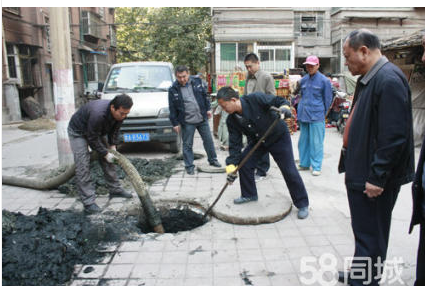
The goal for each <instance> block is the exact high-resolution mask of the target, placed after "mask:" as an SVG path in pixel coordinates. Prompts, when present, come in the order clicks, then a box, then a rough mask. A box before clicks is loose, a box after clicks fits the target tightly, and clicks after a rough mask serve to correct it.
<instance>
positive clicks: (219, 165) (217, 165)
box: [210, 160, 221, 168]
mask: <svg viewBox="0 0 425 286" xmlns="http://www.w3.org/2000/svg"><path fill="white" fill-rule="evenodd" d="M210 166H214V167H217V168H220V167H221V164H220V163H219V162H218V161H217V160H215V161H214V162H212V163H210Z"/></svg>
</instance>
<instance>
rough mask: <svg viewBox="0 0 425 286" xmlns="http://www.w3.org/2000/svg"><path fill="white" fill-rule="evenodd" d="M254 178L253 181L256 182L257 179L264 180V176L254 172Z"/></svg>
mask: <svg viewBox="0 0 425 286" xmlns="http://www.w3.org/2000/svg"><path fill="white" fill-rule="evenodd" d="M254 178H255V182H256V183H258V182H259V181H262V180H264V179H265V178H266V176H260V175H257V174H255V176H254Z"/></svg>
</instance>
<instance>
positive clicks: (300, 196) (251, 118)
mask: <svg viewBox="0 0 425 286" xmlns="http://www.w3.org/2000/svg"><path fill="white" fill-rule="evenodd" d="M217 101H218V104H220V106H221V107H222V108H223V109H224V110H225V111H226V112H227V113H229V116H228V117H227V121H226V123H227V128H228V129H229V157H227V159H226V165H227V167H226V172H227V173H228V174H229V175H228V181H229V182H230V183H232V182H233V181H234V179H235V177H234V176H233V172H234V171H235V170H236V168H237V167H236V166H237V165H238V164H239V163H240V162H241V160H242V159H243V158H244V157H245V156H246V155H247V154H248V152H249V151H250V150H251V149H252V148H253V147H254V145H255V144H256V143H257V142H258V140H259V139H260V138H261V137H262V136H263V135H264V134H265V133H266V130H267V129H268V128H269V126H271V125H272V123H273V121H275V119H276V116H280V115H276V112H275V111H273V110H270V109H271V108H272V109H274V108H280V110H281V112H282V114H284V115H285V116H286V117H290V116H291V111H290V109H289V103H288V101H287V100H286V99H284V98H282V97H279V96H274V95H271V94H264V93H260V92H256V93H251V94H248V95H245V96H243V97H242V98H239V95H238V93H237V92H236V91H234V90H233V89H232V88H231V87H223V88H221V89H220V90H219V91H218V93H217ZM243 134H244V135H246V136H247V138H248V146H247V147H246V148H245V149H244V150H243V151H242V135H243ZM267 152H270V154H271V155H272V156H273V159H274V160H275V161H276V163H277V165H278V166H279V169H280V171H281V172H282V174H283V177H284V179H285V182H286V185H287V187H288V189H289V193H290V194H291V198H292V201H293V202H294V205H295V206H296V207H297V208H298V218H300V219H304V218H306V217H307V216H308V195H307V191H306V189H305V186H304V183H303V181H302V179H301V176H300V174H299V173H298V170H297V168H296V166H295V161H294V156H293V153H292V143H291V137H290V135H289V130H288V127H287V126H286V123H285V122H284V121H283V120H279V122H278V124H277V125H276V126H275V127H274V128H273V130H272V131H271V133H270V134H269V135H268V136H267V137H266V138H265V139H264V141H263V142H262V144H261V145H260V146H259V147H258V149H257V150H256V151H255V152H254V153H253V154H252V156H251V157H250V158H249V159H248V160H247V161H246V163H245V165H243V166H242V168H240V169H239V175H240V186H241V192H242V196H241V197H239V198H237V199H235V200H234V203H235V204H242V203H247V202H250V201H257V200H258V195H257V187H256V185H255V179H254V170H255V167H256V164H257V162H258V160H259V159H260V158H261V157H262V156H263V155H264V154H265V153H267Z"/></svg>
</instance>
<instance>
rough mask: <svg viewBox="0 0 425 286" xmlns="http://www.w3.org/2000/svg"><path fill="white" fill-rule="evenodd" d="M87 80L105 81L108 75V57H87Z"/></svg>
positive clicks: (95, 55)
mask: <svg viewBox="0 0 425 286" xmlns="http://www.w3.org/2000/svg"><path fill="white" fill-rule="evenodd" d="M85 65H86V68H87V80H88V81H104V80H105V79H106V75H107V73H108V63H107V59H106V55H98V54H88V55H87V56H86V63H85Z"/></svg>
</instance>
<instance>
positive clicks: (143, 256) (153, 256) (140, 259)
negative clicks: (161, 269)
mask: <svg viewBox="0 0 425 286" xmlns="http://www.w3.org/2000/svg"><path fill="white" fill-rule="evenodd" d="M162 256H163V252H159V251H157V252H139V255H138V256H137V259H136V261H135V263H136V264H152V263H160V262H161V260H162Z"/></svg>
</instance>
